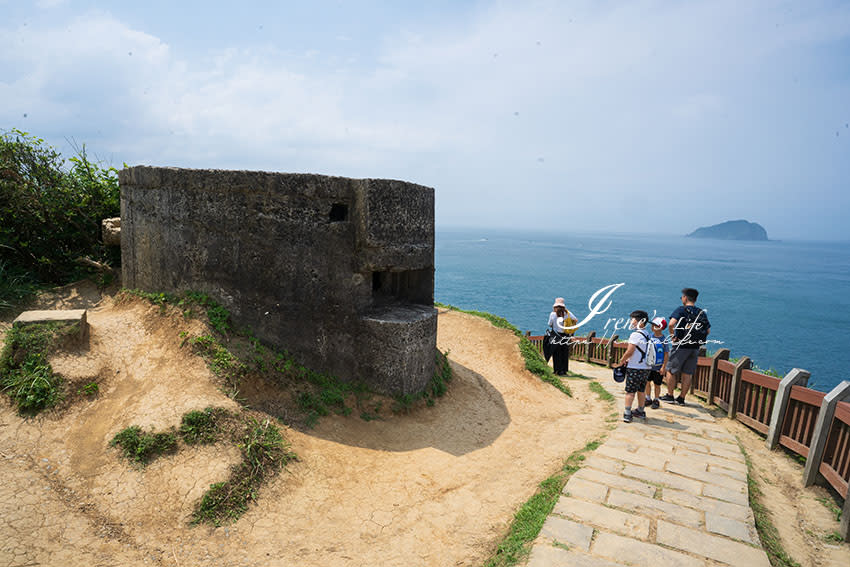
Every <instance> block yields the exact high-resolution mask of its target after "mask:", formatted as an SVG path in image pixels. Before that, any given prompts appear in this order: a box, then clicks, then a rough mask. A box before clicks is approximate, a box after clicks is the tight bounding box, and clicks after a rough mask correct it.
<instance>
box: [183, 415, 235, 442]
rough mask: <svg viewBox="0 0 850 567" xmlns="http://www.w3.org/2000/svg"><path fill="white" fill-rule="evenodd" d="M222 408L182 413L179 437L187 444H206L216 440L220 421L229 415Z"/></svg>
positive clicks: (219, 430)
mask: <svg viewBox="0 0 850 567" xmlns="http://www.w3.org/2000/svg"><path fill="white" fill-rule="evenodd" d="M229 415H230V414H229V412H228V411H227V410H226V409H224V408H205V409H203V410H195V411H190V412H188V413H185V414H183V419H182V421H181V423H180V430H179V431H180V437H182V438H183V441H184V442H185V443H187V444H188V445H207V444H210V443H215V442H216V441H218V437H219V435H220V434H221V429H222V421H224V420H225V419H227V417H229Z"/></svg>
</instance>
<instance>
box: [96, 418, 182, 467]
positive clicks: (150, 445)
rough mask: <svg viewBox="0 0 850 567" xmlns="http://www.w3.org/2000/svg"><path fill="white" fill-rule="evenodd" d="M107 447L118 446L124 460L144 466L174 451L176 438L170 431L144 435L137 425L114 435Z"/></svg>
mask: <svg viewBox="0 0 850 567" xmlns="http://www.w3.org/2000/svg"><path fill="white" fill-rule="evenodd" d="M109 445H110V446H113V447H114V446H115V445H120V446H121V452H122V454H123V455H124V456H125V457H126V458H128V459H130V460H131V461H135V462H137V463H141V464H143V465H145V464H147V463H149V462H150V461H152V460H153V459H155V458H156V457H158V456H160V455H163V454H166V453H173V452H174V451H176V450H177V437H176V436H175V435H174V433H173V432H171V431H169V432H165V433H145V432H144V431H143V430H142V428H141V427H139V426H138V425H131V426H130V427H128V428H126V429H123V430H121V431H119V432H118V433H116V434H115V437H113V438H112V441H110V443H109Z"/></svg>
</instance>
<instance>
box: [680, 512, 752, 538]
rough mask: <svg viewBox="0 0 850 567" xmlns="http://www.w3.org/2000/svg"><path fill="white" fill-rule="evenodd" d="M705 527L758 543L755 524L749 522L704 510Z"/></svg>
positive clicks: (711, 530)
mask: <svg viewBox="0 0 850 567" xmlns="http://www.w3.org/2000/svg"><path fill="white" fill-rule="evenodd" d="M679 523H681V522H679ZM705 529H706V530H707V531H709V532H711V533H715V534H720V535H725V536H728V537H731V538H733V539H737V540H740V541H745V542H747V543H750V544H753V545H759V539H758V534H756V533H755V531H756V530H755V525H754V524H752V523H751V522H746V521H740V520H733V519H732V518H728V517H726V516H721V515H719V514H714V513H712V512H706V514H705Z"/></svg>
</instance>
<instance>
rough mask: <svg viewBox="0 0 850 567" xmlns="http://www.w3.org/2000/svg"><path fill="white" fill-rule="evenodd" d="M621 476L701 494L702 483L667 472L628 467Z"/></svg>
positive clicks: (634, 466) (633, 466)
mask: <svg viewBox="0 0 850 567" xmlns="http://www.w3.org/2000/svg"><path fill="white" fill-rule="evenodd" d="M623 476H630V477H633V478H637V479H640V480H643V481H645V482H651V483H653V484H660V485H662V486H664V487H670V488H677V489H679V490H684V491H687V492H691V493H693V494H701V493H702V486H703V483H702V482H700V481H697V480H692V479H688V478H683V477H681V476H678V475H675V474H672V473H668V472H659V471H656V470H652V469H647V468H645V467H639V466H637V465H629V466H627V467H626V468H625V469H623ZM650 496H652V495H650Z"/></svg>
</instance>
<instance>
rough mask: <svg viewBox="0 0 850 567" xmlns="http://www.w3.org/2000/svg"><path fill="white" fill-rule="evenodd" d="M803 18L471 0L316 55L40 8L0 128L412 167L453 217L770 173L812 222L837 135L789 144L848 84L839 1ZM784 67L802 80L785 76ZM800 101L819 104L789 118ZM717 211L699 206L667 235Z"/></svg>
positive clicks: (302, 163) (119, 144) (7, 36)
mask: <svg viewBox="0 0 850 567" xmlns="http://www.w3.org/2000/svg"><path fill="white" fill-rule="evenodd" d="M799 11H800V13H794V12H791V13H788V12H783V11H780V10H778V9H776V8H774V7H773V5H772V4H769V3H749V4H747V5H746V6H743V7H742V6H741V5H739V4H738V3H734V2H721V3H716V2H710V3H708V2H706V3H685V4H682V3H669V2H656V1H642V2H636V3H629V4H622V5H618V6H614V7H600V6H599V5H598V4H597V3H591V2H576V3H571V4H569V5H565V4H563V3H559V2H538V3H534V4H529V5H522V6H518V5H511V4H507V3H505V4H502V3H499V4H482V5H480V6H479V7H478V8H476V9H475V10H473V11H472V13H471V14H469V17H467V18H464V19H463V20H453V19H452V18H451V14H450V13H449V14H447V15H446V17H445V18H442V19H441V20H440V25H439V26H434V25H428V26H425V25H420V26H418V27H416V26H414V27H411V26H410V25H408V27H406V28H401V29H399V28H398V27H395V26H393V25H392V22H389V23H388V25H387V27H386V29H385V30H384V32H383V34H382V35H380V39H379V40H378V48H377V49H375V50H367V51H368V52H369V53H373V52H374V53H375V54H376V55H374V57H371V58H370V57H364V56H359V57H355V56H352V55H351V53H354V52H355V51H357V47H356V45H352V44H357V42H358V41H360V40H355V39H351V38H349V37H348V36H342V35H338V34H336V33H334V34H333V36H332V37H331V39H332V40H333V39H334V38H336V40H334V41H331V43H332V44H333V45H329V46H326V49H325V50H323V51H316V50H315V49H314V50H312V51H307V50H303V51H298V50H296V49H294V46H292V45H286V44H285V43H274V42H273V40H268V41H269V42H268V43H263V44H258V43H253V44H245V43H240V44H234V45H233V47H230V48H223V47H221V46H217V45H215V44H214V43H210V44H208V45H207V46H206V47H205V48H203V49H200V50H197V51H193V52H189V51H186V50H183V51H178V50H176V49H175V48H174V46H172V45H169V43H168V42H167V41H166V40H165V39H163V38H161V37H157V36H156V35H155V34H154V33H151V32H148V31H145V30H141V29H136V28H134V27H133V26H131V25H129V24H127V23H126V22H124V21H122V20H120V19H119V18H117V17H115V16H113V15H111V14H109V13H106V12H92V13H87V14H84V15H82V16H80V17H77V18H74V19H71V20H69V21H68V22H67V23H65V24H63V25H61V26H58V25H55V24H50V23H45V21H41V23H40V21H39V20H37V19H36V20H33V22H32V25H30V26H28V27H26V28H24V27H19V28H8V27H7V28H2V27H0V42H2V43H3V45H4V46H5V48H4V50H3V51H2V52H0V100H3V102H4V105H3V106H2V108H0V121H2V123H3V124H8V125H18V124H20V123H21V117H22V116H23V114H24V113H26V114H27V118H26V120H25V125H26V127H27V128H28V129H30V130H32V131H34V132H36V133H38V134H39V135H42V136H44V137H47V138H48V139H60V140H61V139H62V138H63V137H66V136H73V137H74V138H75V139H78V140H81V141H85V142H87V143H88V144H89V146H90V147H92V146H96V147H100V148H108V150H109V152H110V153H111V154H110V155H113V156H115V157H116V158H117V161H118V164H120V163H121V162H122V161H127V162H130V163H154V164H163V165H177V166H189V167H228V168H229V167H233V168H251V169H254V168H256V169H274V170H282V171H314V172H320V173H329V174H338V175H351V176H370V177H396V178H405V179H409V180H412V181H416V182H420V183H425V184H430V185H433V186H435V187H436V188H437V190H438V219H441V220H443V222H446V223H450V224H462V223H470V222H472V223H475V222H478V223H494V222H495V223H497V224H500V225H506V226H507V225H510V226H536V225H537V224H538V223H539V222H540V219H541V218H543V217H546V216H547V215H548V214H549V213H550V210H551V206H552V203H563V204H567V205H568V207H569V210H571V211H581V212H582V213H581V215H576V214H574V215H573V216H574V219H575V220H574V221H573V223H574V224H575V226H576V228H583V229H588V228H591V229H592V228H604V227H605V226H609V225H611V226H618V227H619V226H623V224H624V222H626V221H627V219H628V217H629V212H632V213H634V212H635V211H636V212H637V213H638V214H641V215H644V214H649V213H651V212H652V211H654V210H658V209H659V207H658V205H657V204H653V199H655V200H656V201H658V202H661V203H666V202H672V201H675V200H676V199H678V198H679V195H681V194H682V193H683V192H685V193H691V194H695V195H700V194H711V195H712V196H714V197H716V198H717V200H720V199H721V198H726V197H729V198H730V199H731V198H734V197H736V196H741V195H742V194H746V198H745V199H737V202H747V203H761V205H760V206H761V207H762V208H763V209H764V207H765V205H764V203H765V202H767V201H768V200H769V198H768V196H769V195H770V194H771V191H773V190H775V188H776V187H777V183H779V182H781V183H782V184H783V185H782V186H783V187H785V189H784V190H786V191H788V194H789V199H788V200H787V201H786V204H787V203H791V202H794V200H795V199H797V200H798V201H799V203H798V204H799V205H800V206H804V205H805V206H808V207H809V210H810V212H811V214H812V215H813V216H817V215H822V214H823V211H819V210H817V209H816V205H813V204H812V203H817V202H823V201H818V199H809V200H805V199H803V198H802V197H797V196H796V195H797V194H798V193H797V191H799V188H800V187H801V186H802V185H803V184H804V183H805V182H806V180H807V179H810V178H811V176H812V171H817V172H818V175H822V176H825V179H826V180H833V179H838V178H842V177H843V178H845V179H846V175H847V173H848V172H847V166H840V165H836V164H835V163H833V161H831V160H832V158H829V159H827V158H825V157H823V156H827V155H829V156H832V155H834V154H835V152H836V151H838V152H839V154H840V150H836V149H835V148H836V147H837V146H835V144H837V143H842V139H841V138H840V137H839V141H838V142H836V141H835V136H834V130H835V129H834V128H831V130H830V132H829V133H830V134H831V135H832V138H831V139H830V140H828V143H829V144H832V146H829V147H830V148H832V150H830V151H828V152H827V151H821V152H819V154H818V155H819V156H820V157H817V156H816V155H814V154H812V153H810V152H808V151H807V150H806V149H805V148H803V149H802V150H801V148H800V147H799V146H800V142H799V141H801V140H804V141H806V142H809V143H814V141H816V140H817V139H818V136H819V131H818V128H821V124H829V120H830V119H831V118H832V116H831V114H830V113H832V114H835V113H836V112H839V111H841V110H842V109H843V110H848V109H847V104H846V102H845V103H841V102H840V101H841V100H845V101H846V100H847V99H846V98H844V99H842V97H841V96H840V95H841V94H843V92H844V91H842V89H846V88H847V86H848V85H847V81H846V78H845V80H844V82H843V83H842V82H841V79H840V77H838V78H830V77H827V76H826V75H828V74H829V71H830V68H829V67H828V64H827V63H824V61H823V60H822V58H819V53H820V52H819V51H818V50H821V49H823V48H824V46H829V45H831V44H832V43H831V42H837V41H846V40H847V38H848V30H850V25H847V24H848V22H850V9H848V7H846V6H840V5H839V6H832V5H828V4H824V5H821V4H806V5H803V8H801V9H800V10H799ZM0 26H2V24H0ZM267 35H271V34H267ZM844 62H845V63H846V58H845V59H844ZM814 63H817V64H814ZM840 63H841V61H833V62H832V65H835V66H836V67H840ZM814 72H822V73H824V75H825V76H824V77H822V78H821V77H814V78H812V73H814ZM795 73H799V74H800V76H806V74H808V77H809V79H810V82H809V83H806V84H800V85H798V86H797V87H796V88H795V89H792V88H789V86H788V83H789V82H790V80H791V79H790V76H791V75H793V74H795ZM801 101H805V104H813V105H814V108H813V110H812V111H811V112H809V113H808V114H807V116H808V118H807V120H803V121H801V120H800V119H799V116H801V114H800V112H799V108H798V106H799V104H801V103H802V102H801ZM848 114H850V112H848V113H845V115H844V116H841V117H840V118H841V120H840V122H841V124H843V123H844V122H846V121H847V116H848ZM835 118H838V117H837V116H836V117H835ZM847 139H848V141H850V135H848V136H847ZM845 147H846V146H845ZM816 191H818V190H816ZM635 194H637V195H638V196H639V197H638V199H637V200H636V201H632V202H631V203H630V202H629V199H632V198H633V196H634V195H635ZM646 195H649V196H651V197H652V198H644V197H640V196H646ZM624 203H626V204H624ZM629 203H630V204H629ZM747 207H753V208H755V205H749V204H748V205H747ZM813 207H815V208H814V209H813ZM727 208H728V205H727ZM751 210H752V209H748V210H747V214H749V212H751ZM723 214H726V211H725V210H723V209H721V208H720V206H719V205H715V206H710V207H707V210H706V212H705V215H706V217H709V216H710V217H711V218H706V219H705V221H704V222H703V221H702V219H696V220H695V219H687V220H685V221H681V224H682V226H681V228H676V227H675V226H672V225H671V226H672V228H671V230H679V231H682V232H685V231H687V230H690V229H691V228H692V227H691V226H690V225H691V224H692V222H702V224H712V223H713V222H717V220H718V218H717V217H718V215H723ZM729 214H730V215H731V216H733V217H735V218H737V217H739V216H745V215H743V213H741V212H739V211H733V210H730V211H729ZM476 215H480V216H476ZM773 215H774V217H775V218H777V219H779V218H783V219H784V217H783V216H782V214H781V213H780V212H775V213H774V214H773ZM719 220H722V217H721V219H719ZM755 220H760V219H755ZM761 220H764V219H761ZM709 221H710V222H709ZM685 224H686V225H687V226H685ZM763 224H769V223H763ZM768 228H770V227H768Z"/></svg>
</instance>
